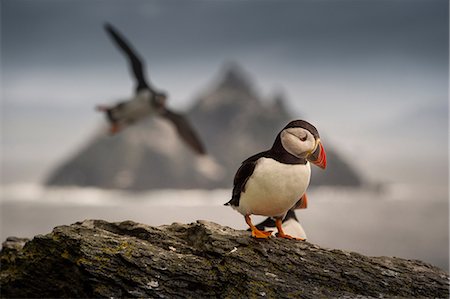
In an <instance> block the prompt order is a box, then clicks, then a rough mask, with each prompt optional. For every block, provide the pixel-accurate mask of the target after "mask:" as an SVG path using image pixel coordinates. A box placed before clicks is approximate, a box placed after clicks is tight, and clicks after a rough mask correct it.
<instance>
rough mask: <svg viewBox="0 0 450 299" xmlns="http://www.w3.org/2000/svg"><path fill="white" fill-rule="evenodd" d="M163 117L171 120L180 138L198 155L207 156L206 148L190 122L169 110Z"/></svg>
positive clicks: (166, 110)
mask: <svg viewBox="0 0 450 299" xmlns="http://www.w3.org/2000/svg"><path fill="white" fill-rule="evenodd" d="M161 116H163V117H165V118H167V119H168V120H170V121H171V122H172V123H173V124H174V125H175V128H176V129H177V132H178V134H179V135H180V137H181V138H182V139H183V140H184V141H185V142H186V143H187V144H188V145H189V146H190V147H191V148H192V149H193V150H194V151H195V152H196V153H197V154H200V155H204V154H206V151H205V148H204V146H203V144H202V142H201V141H200V139H199V138H198V136H197V133H196V132H195V131H194V129H193V128H192V126H191V125H190V124H189V122H188V120H187V119H186V118H185V117H184V116H182V115H181V114H178V113H175V112H173V111H171V110H169V109H165V111H164V112H163V113H162V114H161Z"/></svg>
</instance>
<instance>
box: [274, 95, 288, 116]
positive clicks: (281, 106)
mask: <svg viewBox="0 0 450 299" xmlns="http://www.w3.org/2000/svg"><path fill="white" fill-rule="evenodd" d="M270 108H271V110H272V111H273V113H277V114H280V115H283V116H286V117H287V116H289V115H290V113H289V110H288V106H287V100H286V96H285V94H284V93H283V92H282V91H277V92H276V93H275V95H274V96H273V97H272V101H271V106H270Z"/></svg>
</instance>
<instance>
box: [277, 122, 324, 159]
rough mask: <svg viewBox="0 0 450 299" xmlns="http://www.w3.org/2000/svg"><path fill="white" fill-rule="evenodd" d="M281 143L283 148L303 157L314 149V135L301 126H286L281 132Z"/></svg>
mask: <svg viewBox="0 0 450 299" xmlns="http://www.w3.org/2000/svg"><path fill="white" fill-rule="evenodd" d="M280 137H281V144H282V145H283V147H284V149H285V150H286V151H287V152H288V153H290V154H291V155H294V156H296V157H298V158H305V157H306V156H307V155H308V154H309V153H311V152H312V151H313V150H314V146H315V144H316V141H315V139H314V136H313V135H312V134H311V133H310V132H309V131H308V130H305V129H303V128H288V129H285V130H283V131H282V132H281V134H280Z"/></svg>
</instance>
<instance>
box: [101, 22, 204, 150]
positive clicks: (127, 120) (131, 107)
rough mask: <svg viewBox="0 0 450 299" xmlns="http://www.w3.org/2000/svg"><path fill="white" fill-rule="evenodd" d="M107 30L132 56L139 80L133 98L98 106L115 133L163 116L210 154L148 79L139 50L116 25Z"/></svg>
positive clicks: (193, 144)
mask: <svg viewBox="0 0 450 299" xmlns="http://www.w3.org/2000/svg"><path fill="white" fill-rule="evenodd" d="M105 30H106V32H107V33H108V34H109V36H110V37H111V38H112V40H113V41H114V42H115V43H116V44H117V46H118V47H119V49H120V50H122V52H123V53H124V54H125V56H126V57H127V58H128V62H129V63H130V66H131V69H132V73H133V76H134V79H135V81H136V88H135V92H134V96H133V97H131V98H130V99H128V100H126V101H122V102H119V103H117V104H116V105H114V106H102V105H101V106H97V110H99V111H102V112H105V114H106V117H107V119H108V121H109V123H110V125H111V127H110V132H111V134H115V133H117V132H119V131H120V130H121V129H123V128H124V127H126V126H128V125H131V124H133V123H135V122H137V121H140V120H142V119H144V118H145V117H148V116H154V115H159V116H162V117H164V118H165V119H167V120H168V121H170V122H172V123H173V125H174V126H175V128H176V130H177V132H178V134H179V136H180V137H181V138H182V139H183V140H184V141H185V142H186V143H187V144H188V145H189V146H190V147H191V148H192V150H194V151H195V152H196V153H197V154H200V155H204V154H205V153H206V152H205V148H204V146H203V144H202V142H201V141H200V139H199V138H198V136H197V134H196V132H195V131H194V129H193V128H192V126H191V125H190V124H189V122H188V121H187V119H186V118H185V117H184V116H183V115H181V114H179V113H175V112H173V111H172V110H170V109H169V108H167V106H166V100H167V95H166V94H165V93H164V92H161V91H157V90H155V88H153V86H152V85H151V84H150V83H149V81H148V80H147V79H146V76H145V74H144V64H143V63H142V61H141V59H140V57H139V56H138V54H137V53H136V51H135V50H134V49H133V48H132V47H131V46H130V44H129V43H128V42H127V41H126V40H125V38H124V37H123V36H122V35H121V34H120V33H119V32H118V31H117V30H116V29H115V28H114V27H113V26H112V25H110V24H105Z"/></svg>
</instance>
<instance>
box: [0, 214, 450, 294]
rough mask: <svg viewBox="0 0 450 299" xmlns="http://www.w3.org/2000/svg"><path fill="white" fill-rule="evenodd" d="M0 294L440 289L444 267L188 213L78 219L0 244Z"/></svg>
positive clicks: (445, 289)
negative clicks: (182, 219)
mask: <svg viewBox="0 0 450 299" xmlns="http://www.w3.org/2000/svg"><path fill="white" fill-rule="evenodd" d="M0 259H1V271H0V279H1V297H14V298H19V297H28V298H29V297H52V298H58V297H71V298H74V297H78V298H79V297H83V298H92V297H96V298H99V297H109V298H111V297H113V298H118V297H121V298H123V297H140V298H142V297H145V298H208V297H210V298H242V297H250V298H323V297H327V298H329V297H332V298H380V297H381V298H383V297H384V298H392V297H395V298H448V297H449V277H448V273H446V272H445V271H443V270H441V269H439V268H436V267H434V266H431V265H429V264H427V263H424V262H421V261H417V260H405V259H401V258H395V257H367V256H363V255H361V254H358V253H354V252H346V251H342V250H333V249H326V248H320V247H318V246H317V245H313V244H310V243H307V242H301V241H292V240H285V239H277V238H270V239H268V240H255V239H253V238H251V237H250V233H249V232H246V231H238V230H234V229H231V228H229V227H223V226H220V225H218V224H215V223H212V222H207V221H197V222H196V223H191V224H178V223H174V224H172V225H165V226H159V227H152V226H147V225H144V224H139V223H135V222H132V221H125V222H120V223H110V222H106V221H102V220H86V221H83V222H77V223H75V224H72V225H68V226H58V227H56V228H55V229H54V230H53V231H52V232H51V233H49V234H47V235H38V236H36V237H34V238H33V239H32V240H29V241H27V240H25V239H20V238H15V237H11V238H8V239H7V241H5V242H4V243H3V247H2V251H1V253H0Z"/></svg>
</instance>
